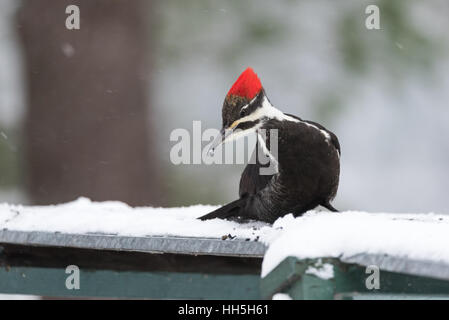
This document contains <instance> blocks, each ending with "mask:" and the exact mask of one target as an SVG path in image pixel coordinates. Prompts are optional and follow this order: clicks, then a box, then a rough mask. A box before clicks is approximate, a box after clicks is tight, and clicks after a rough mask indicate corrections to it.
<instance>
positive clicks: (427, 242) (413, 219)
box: [262, 212, 449, 276]
mask: <svg viewBox="0 0 449 320" xmlns="http://www.w3.org/2000/svg"><path fill="white" fill-rule="evenodd" d="M273 227H282V228H283V231H282V233H279V234H278V235H277V237H276V238H275V239H271V241H270V246H269V248H268V250H267V252H266V254H265V257H264V261H263V264H262V276H265V275H267V274H268V273H269V272H270V271H271V270H273V269H274V268H275V267H276V266H277V265H278V264H279V263H280V262H281V261H282V260H284V259H285V258H286V257H288V256H293V257H298V258H300V259H301V258H319V257H351V256H354V255H357V254H361V253H368V254H388V255H391V256H395V257H401V258H408V259H415V260H428V261H436V262H443V263H447V264H449V246H448V243H449V217H448V216H447V215H436V214H386V213H376V214H374V213H364V212H342V213H329V212H320V213H317V212H309V213H307V214H305V215H304V216H302V217H300V218H296V219H295V218H293V216H292V215H287V216H285V217H283V218H281V219H278V220H277V221H276V222H275V223H274V225H273ZM329 274H330V273H329Z"/></svg>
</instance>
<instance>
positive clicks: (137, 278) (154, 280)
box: [0, 267, 260, 299]
mask: <svg viewBox="0 0 449 320" xmlns="http://www.w3.org/2000/svg"><path fill="white" fill-rule="evenodd" d="M68 276H69V275H68V274H66V273H65V269H59V268H35V267H11V268H1V269H0V293H11V294H32V295H42V296H50V297H117V298H151V299H260V287H259V286H260V277H259V276H258V275H226V274H199V273H176V272H130V271H126V272H123V271H109V270H96V271H92V270H89V271H83V270H80V289H79V290H68V289H67V288H66V286H65V282H66V279H67V277H68Z"/></svg>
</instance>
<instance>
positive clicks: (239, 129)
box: [199, 68, 340, 223]
mask: <svg viewBox="0 0 449 320" xmlns="http://www.w3.org/2000/svg"><path fill="white" fill-rule="evenodd" d="M222 117H223V127H222V130H221V135H220V136H219V137H217V139H216V140H215V141H214V143H213V145H212V147H211V150H214V149H215V148H216V147H217V146H218V145H220V144H222V143H225V142H228V141H232V140H235V139H237V138H240V137H243V136H245V135H248V134H250V133H253V132H256V133H257V134H258V138H259V139H258V143H257V145H256V150H255V153H256V157H255V158H256V163H250V164H248V165H247V166H246V168H245V170H244V171H243V173H242V176H241V179H240V190H239V196H240V197H239V199H237V200H235V201H233V202H231V203H229V204H227V205H225V206H223V207H221V208H219V209H217V210H215V211H213V212H210V213H209V214H207V215H205V216H202V217H200V218H199V219H201V220H207V219H213V218H221V219H237V220H247V219H254V220H260V221H266V222H269V223H273V222H274V221H275V220H276V219H277V218H279V217H282V216H284V215H285V214H288V213H292V214H293V215H294V216H299V215H301V214H303V213H305V212H306V211H308V210H311V209H313V208H315V207H317V206H319V205H321V206H323V207H325V208H327V209H329V210H331V211H337V210H336V209H335V208H334V207H332V205H331V204H330V202H331V200H333V198H334V197H335V195H336V193H337V189H338V182H339V176H340V144H339V142H338V139H337V136H336V135H335V134H333V133H332V132H331V131H329V130H327V129H326V128H324V127H323V126H322V125H320V124H318V123H316V122H312V121H307V120H302V119H301V118H298V117H296V116H293V115H290V114H285V113H283V112H282V111H280V110H279V109H277V108H275V107H274V106H273V105H272V104H271V102H270V100H269V99H268V98H267V96H266V94H265V90H264V88H263V87H262V84H261V82H260V80H259V78H258V76H257V74H255V73H254V71H253V70H252V69H251V68H248V69H246V70H245V71H244V72H243V73H242V74H241V75H240V77H239V78H238V79H237V81H236V82H235V83H234V85H233V86H232V87H231V89H230V90H229V92H228V94H227V95H226V98H225V101H224V103H223V110H222ZM262 129H265V132H266V134H265V136H266V137H268V136H269V131H270V130H272V129H277V138H278V139H277V155H274V154H271V153H270V150H268V145H269V144H272V143H273V142H274V141H269V139H267V140H264V139H261V131H262ZM259 149H261V150H262V151H263V152H264V153H265V154H266V155H267V156H269V158H270V159H272V161H274V162H275V167H276V171H275V172H273V173H272V174H269V175H262V174H261V169H262V168H264V167H266V165H264V164H261V163H260V161H259V158H258V157H257V152H258V150H259ZM253 157H254V155H253Z"/></svg>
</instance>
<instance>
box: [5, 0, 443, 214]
mask: <svg viewBox="0 0 449 320" xmlns="http://www.w3.org/2000/svg"><path fill="white" fill-rule="evenodd" d="M69 4H76V5H79V7H80V11H81V29H80V30H76V31H74V30H67V29H66V28H65V19H66V17H67V15H66V14H65V8H66V6H67V5H69ZM369 4H376V5H378V6H379V8H380V19H381V20H380V21H381V22H380V26H381V30H367V29H366V28H365V18H366V14H365V8H366V6H367V5H369ZM448 16H449V2H447V1H445V0H431V1H418V0H379V1H374V0H372V1H356V0H341V1H331V0H318V1H312V0H302V1H300V0H281V1H276V2H274V1H268V0H264V1H260V0H259V1H240V0H232V1H226V2H225V1H218V0H190V1H175V0H165V1H149V0H148V1H145V0H134V1H120V0H71V1H70V0H69V1H67V0H60V1H59V0H58V1H56V0H27V1H17V0H0V201H1V202H3V201H6V202H10V203H23V204H51V203H59V202H65V201H70V200H73V199H75V198H77V197H79V196H86V197H90V198H92V199H94V200H121V201H125V202H127V203H129V204H131V205H158V206H159V205H161V206H181V205H190V204H197V203H203V204H218V203H225V202H227V201H230V200H233V199H235V198H236V197H237V194H238V181H239V177H240V173H241V171H242V169H243V165H220V166H218V165H213V166H207V165H179V166H175V165H173V164H172V163H171V162H170V158H169V153H170V148H171V147H172V146H173V143H172V142H170V141H169V136H170V132H171V131H172V130H173V129H176V128H186V129H188V130H189V131H191V128H192V121H194V120H201V121H202V125H203V130H204V129H206V128H219V127H220V126H221V105H222V102H223V99H224V97H225V94H226V93H227V91H228V90H229V88H230V86H231V85H232V83H233V82H234V81H235V79H236V78H237V76H238V75H239V74H240V73H241V72H242V71H243V70H244V69H245V68H246V67H247V66H251V67H253V68H254V70H255V71H256V72H257V73H258V74H259V77H260V78H261V80H262V83H263V85H264V87H265V89H266V91H267V94H268V96H269V97H270V100H271V101H272V103H273V104H274V105H275V106H277V107H278V108H280V109H281V110H283V111H286V112H290V113H293V114H296V115H298V116H300V117H302V118H305V119H311V120H315V121H318V122H320V123H322V124H323V125H325V126H326V127H328V128H329V129H330V130H332V131H334V132H335V133H336V134H337V135H338V137H339V139H340V143H341V145H342V158H341V162H342V171H341V183H340V188H339V192H338V195H337V198H336V201H335V202H334V204H335V206H336V207H337V208H339V209H340V210H367V211H395V212H432V211H434V212H439V213H449V203H448V201H447V194H448V190H449V139H448V138H449V106H448V101H449V37H448V35H447V30H449V19H448Z"/></svg>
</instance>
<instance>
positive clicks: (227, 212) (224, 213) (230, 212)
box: [198, 198, 246, 220]
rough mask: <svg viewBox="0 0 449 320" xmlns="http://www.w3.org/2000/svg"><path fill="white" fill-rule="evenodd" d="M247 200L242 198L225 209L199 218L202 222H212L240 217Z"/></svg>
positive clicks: (225, 206)
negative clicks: (213, 220) (211, 220)
mask: <svg viewBox="0 0 449 320" xmlns="http://www.w3.org/2000/svg"><path fill="white" fill-rule="evenodd" d="M245 203H246V198H240V199H238V200H235V201H232V202H231V203H228V204H227V205H224V206H223V207H220V208H218V209H216V210H214V211H212V212H209V213H208V214H206V215H204V216H202V217H199V218H198V219H200V220H210V219H215V218H219V219H226V218H229V217H232V216H238V215H239V212H240V209H241V208H242V207H243V206H244V205H245Z"/></svg>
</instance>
